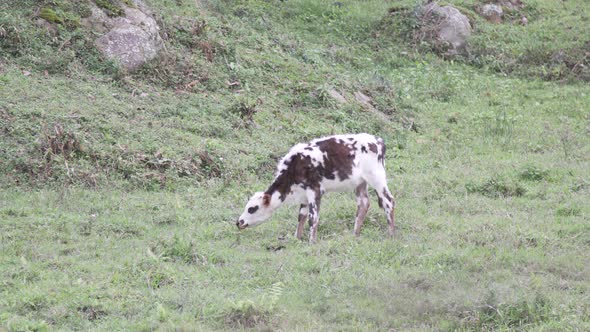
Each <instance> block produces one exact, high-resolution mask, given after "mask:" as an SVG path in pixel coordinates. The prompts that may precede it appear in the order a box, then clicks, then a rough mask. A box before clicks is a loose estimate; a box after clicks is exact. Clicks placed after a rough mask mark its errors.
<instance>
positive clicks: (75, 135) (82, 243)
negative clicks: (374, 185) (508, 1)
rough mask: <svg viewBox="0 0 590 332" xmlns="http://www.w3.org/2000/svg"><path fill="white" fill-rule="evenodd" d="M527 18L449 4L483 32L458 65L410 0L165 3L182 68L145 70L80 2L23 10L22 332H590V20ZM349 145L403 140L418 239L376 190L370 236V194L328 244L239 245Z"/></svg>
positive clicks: (11, 188)
mask: <svg viewBox="0 0 590 332" xmlns="http://www.w3.org/2000/svg"><path fill="white" fill-rule="evenodd" d="M524 2H525V4H526V6H525V7H524V8H523V9H521V11H520V12H518V13H509V16H508V17H507V19H506V22H505V23H503V24H498V25H496V24H490V23H487V22H485V21H483V20H482V19H480V18H479V17H478V16H477V14H476V13H475V9H474V7H473V4H472V2H471V1H461V0H457V1H448V3H453V4H455V5H456V6H457V7H458V8H460V9H461V10H462V11H463V12H465V13H466V14H467V15H468V16H469V17H470V18H471V19H472V22H473V23H474V26H475V30H474V36H473V38H472V40H471V45H472V48H471V52H470V55H469V56H468V57H465V58H461V59H454V60H443V59H441V58H440V57H438V56H437V55H436V54H435V53H433V51H432V50H431V49H429V47H428V46H427V45H425V44H424V43H423V42H422V41H421V40H417V39H416V38H415V36H413V35H412V28H415V24H416V22H415V20H414V18H413V16H412V14H411V13H412V10H413V8H414V6H415V5H416V4H417V1H414V0H409V1H389V2H385V1H376V0H368V1H352V0H347V1H340V2H339V3H340V4H341V5H335V4H334V3H333V2H331V1H315V0H289V1H278V0H276V1H275V0H272V1H264V0H238V1H235V0H234V1H224V0H207V1H199V2H198V5H196V4H195V2H194V1H188V0H186V1H184V0H176V1H164V0H162V1H156V0H149V1H146V3H148V4H149V5H150V6H151V7H152V8H153V10H154V12H156V13H157V17H158V21H159V23H160V24H161V26H162V32H163V33H165V34H166V35H167V36H168V39H167V40H166V43H167V52H166V54H164V55H163V56H162V57H161V58H160V59H158V61H156V62H155V63H153V64H151V65H149V66H147V67H146V68H144V69H143V70H141V71H140V72H138V73H134V74H127V73H124V72H122V71H120V70H119V69H118V68H117V67H116V66H115V65H114V64H112V63H109V62H105V61H104V60H102V59H101V58H100V57H99V56H98V55H97V54H96V53H95V51H94V50H93V49H92V47H91V41H90V39H89V38H90V37H89V36H90V35H89V33H88V32H87V31H84V30H83V29H82V28H80V27H78V26H77V24H76V22H77V20H79V19H80V17H81V16H82V15H83V10H81V9H80V8H83V4H84V0H71V1H70V0H55V1H32V0H30V1H29V0H27V1H13V0H9V1H8V2H3V3H2V4H0V331H4V330H7V331H29V330H33V331H44V330H141V331H149V330H253V331H260V330H267V331H275V330H278V331H311V330H321V331H373V330H379V331H388V330H395V331H407V330H409V331H411V330H415V331H418V330H419V331H422V330H441V331H455V330H470V331H471V330H476V331H511V330H527V331H528V330H533V331H588V330H590V255H589V254H588V252H590V85H588V82H589V76H588V71H587V70H588V68H590V63H589V56H588V54H589V53H588V52H590V46H589V45H590V40H589V39H588V38H589V36H590V24H588V20H589V15H590V7H588V6H587V1H585V0H569V1H567V2H556V1H549V0H536V1H533V0H531V1H524ZM42 8H52V10H54V11H55V12H56V13H57V14H58V15H62V16H63V17H64V19H63V20H62V21H63V22H64V23H62V24H60V25H59V26H58V34H57V35H54V36H50V35H48V34H47V33H46V32H45V31H44V30H43V28H39V27H37V26H36V25H35V24H34V20H35V19H36V15H38V12H39V10H40V9H42ZM392 8H393V9H392ZM36 13H37V14H36ZM520 15H526V16H527V17H528V19H529V24H528V25H527V26H521V25H519V24H516V23H515V22H516V21H517V19H518V18H519V17H520ZM513 20H514V22H513ZM556 54H558V55H560V56H559V57H556V56H555V55H556ZM575 64H577V66H576V65H575ZM580 64H581V65H582V66H580ZM235 82H239V84H238V83H235ZM332 89H335V90H337V91H339V92H340V93H342V94H343V95H344V96H345V97H346V98H347V100H348V102H347V103H345V104H339V103H338V102H336V101H335V100H333V99H331V97H330V96H329V91H330V90H332ZM358 91H360V92H362V93H364V94H365V95H367V96H370V97H371V99H372V101H373V105H374V108H375V110H371V109H367V108H365V107H363V106H362V105H360V104H359V103H357V102H355V101H354V95H353V94H354V93H355V92H358ZM350 132H369V133H373V134H375V135H379V136H381V137H383V138H384V139H385V141H386V144H387V146H388V155H387V160H386V169H387V171H388V175H389V182H390V183H389V187H390V188H391V190H392V192H393V193H394V195H395V197H396V201H397V221H398V227H399V228H398V236H397V238H396V239H394V240H391V239H388V238H387V236H386V221H385V216H384V214H383V212H382V211H380V210H379V209H378V205H377V202H376V197H374V195H372V197H371V199H372V204H371V209H370V210H369V214H368V216H367V221H366V222H365V227H364V229H363V231H362V234H361V237H360V238H355V237H354V236H353V235H352V228H353V219H354V215H355V211H356V205H355V200H354V197H353V196H354V195H353V194H352V193H350V194H329V195H327V196H326V197H325V198H324V199H323V201H322V203H323V204H322V210H321V219H320V220H321V221H320V228H319V234H318V235H319V241H318V243H317V244H315V245H310V244H308V243H307V242H301V241H298V240H296V239H295V238H294V237H293V233H294V231H295V228H296V222H297V221H296V219H297V213H298V211H297V208H295V207H290V208H288V207H284V208H282V209H281V210H279V211H278V212H277V213H276V214H275V216H274V217H273V218H272V220H270V221H269V222H268V223H266V224H263V225H261V226H260V227H257V228H253V229H248V230H246V231H243V232H238V230H237V228H236V227H235V220H236V218H237V217H238V216H239V214H240V213H241V212H242V209H243V206H244V204H245V203H246V200H247V198H248V197H249V196H250V194H252V193H253V192H254V191H258V190H264V189H266V187H267V186H268V185H269V184H270V182H271V181H272V175H273V173H274V169H275V166H276V162H277V160H278V159H279V158H280V157H282V155H283V154H285V153H286V152H287V151H288V149H289V148H290V146H292V145H293V144H295V143H298V142H302V141H306V140H309V139H312V138H315V137H318V136H322V135H328V134H333V133H350ZM371 194H372V193H371Z"/></svg>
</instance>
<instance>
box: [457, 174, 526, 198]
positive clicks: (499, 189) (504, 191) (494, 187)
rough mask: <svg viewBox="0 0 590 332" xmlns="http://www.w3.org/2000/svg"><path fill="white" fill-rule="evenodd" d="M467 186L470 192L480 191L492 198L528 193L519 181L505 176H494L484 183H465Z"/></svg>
mask: <svg viewBox="0 0 590 332" xmlns="http://www.w3.org/2000/svg"><path fill="white" fill-rule="evenodd" d="M465 188H466V189H467V192H469V193H478V194H480V195H483V196H486V197H491V198H499V197H512V196H516V197H519V196H523V195H524V194H525V193H526V188H524V187H523V186H521V185H520V184H519V183H518V182H515V181H511V180H509V179H506V178H505V177H503V176H493V177H491V178H490V179H489V180H487V181H486V182H484V183H472V182H470V183H467V184H466V185H465Z"/></svg>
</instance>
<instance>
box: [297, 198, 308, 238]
mask: <svg viewBox="0 0 590 332" xmlns="http://www.w3.org/2000/svg"><path fill="white" fill-rule="evenodd" d="M307 215H308V209H307V204H301V206H300V207H299V224H298V225H297V230H296V231H295V237H296V238H298V239H299V240H301V238H302V237H303V226H305V221H306V220H307Z"/></svg>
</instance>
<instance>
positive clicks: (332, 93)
mask: <svg viewBox="0 0 590 332" xmlns="http://www.w3.org/2000/svg"><path fill="white" fill-rule="evenodd" d="M328 94H329V95H330V97H332V98H334V100H336V101H337V102H339V103H340V104H346V98H344V97H343V96H342V95H341V94H340V93H338V91H336V90H334V89H331V90H328Z"/></svg>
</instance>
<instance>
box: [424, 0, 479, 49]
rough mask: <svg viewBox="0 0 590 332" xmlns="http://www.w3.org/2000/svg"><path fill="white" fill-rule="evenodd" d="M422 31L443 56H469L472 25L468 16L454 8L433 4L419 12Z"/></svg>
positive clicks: (425, 6) (427, 5)
mask: <svg viewBox="0 0 590 332" xmlns="http://www.w3.org/2000/svg"><path fill="white" fill-rule="evenodd" d="M417 14H418V17H419V19H420V26H421V27H420V31H419V33H421V34H422V35H423V36H424V38H425V39H426V40H427V41H428V42H430V43H432V44H434V45H435V46H436V49H438V50H439V51H440V52H441V53H443V55H447V56H454V55H467V39H468V38H469V37H470V36H471V24H469V19H468V18H467V16H465V15H463V14H462V13H461V12H460V11H459V10H457V8H455V7H452V6H444V7H441V6H439V5H438V4H436V3H434V2H431V3H428V4H426V5H424V6H423V7H421V8H420V9H419V10H418V13H417Z"/></svg>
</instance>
